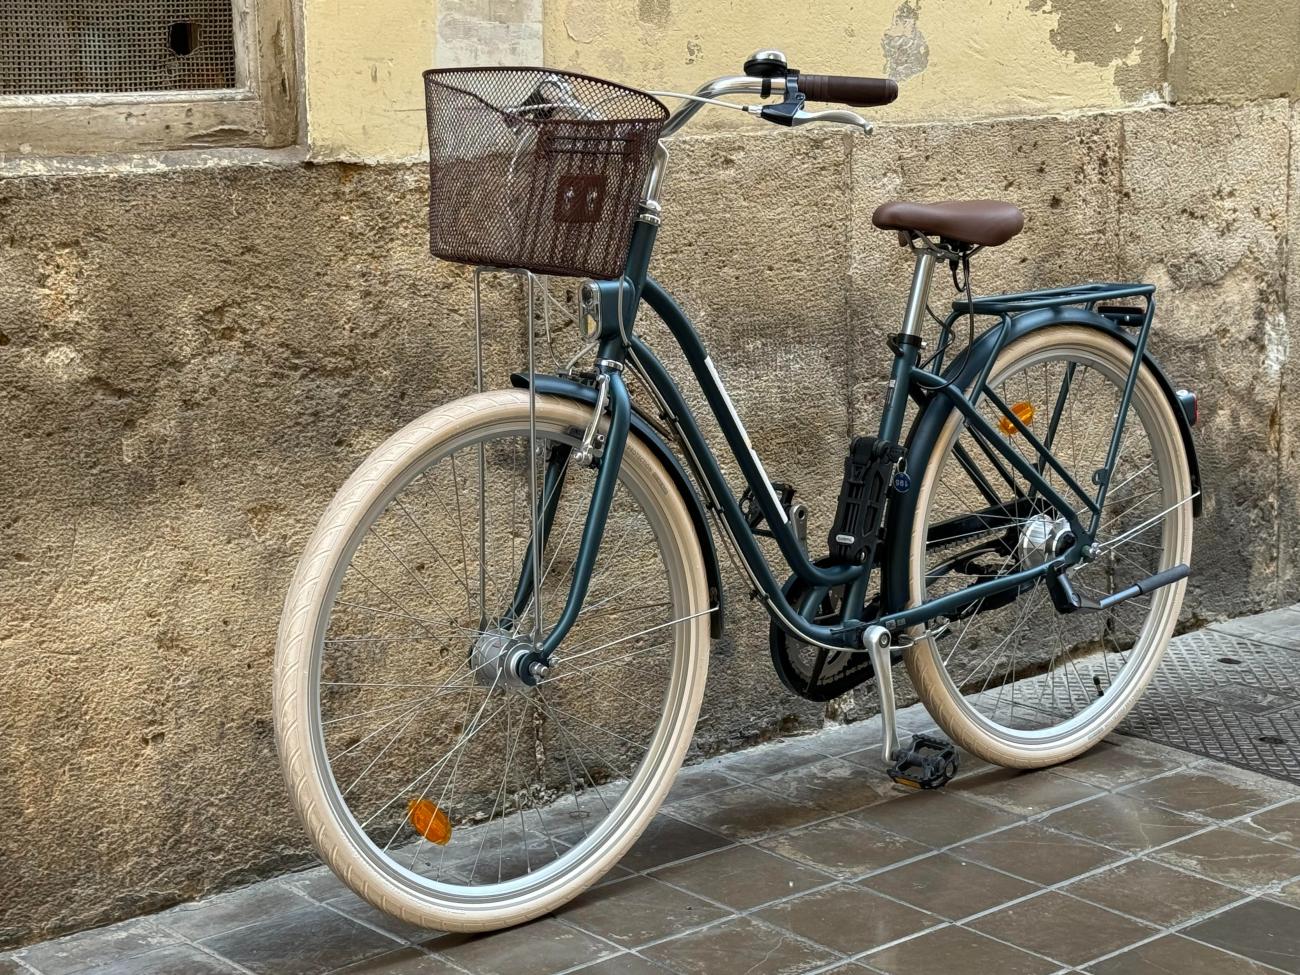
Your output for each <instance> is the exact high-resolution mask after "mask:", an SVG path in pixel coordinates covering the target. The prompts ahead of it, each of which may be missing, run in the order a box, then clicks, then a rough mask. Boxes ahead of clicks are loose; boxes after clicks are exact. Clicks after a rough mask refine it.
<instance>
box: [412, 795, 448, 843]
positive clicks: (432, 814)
mask: <svg viewBox="0 0 1300 975" xmlns="http://www.w3.org/2000/svg"><path fill="white" fill-rule="evenodd" d="M406 818H407V820H408V821H409V822H410V824H411V826H412V828H413V829H414V830H415V831H416V832H417V833H419V834H420V835H421V836H423V837H424V838H425V839H426V840H428V841H429V842H430V843H437V844H438V845H439V846H445V845H446V844H447V841H448V840H450V839H451V820H450V819H448V818H447V814H446V813H445V812H443V811H442V810H441V809H439V808H438V807H437V805H436V804H434V803H432V802H430V801H429V800H428V799H425V798H423V797H421V798H418V799H412V800H410V801H409V802H407V804H406Z"/></svg>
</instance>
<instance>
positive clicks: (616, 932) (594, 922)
mask: <svg viewBox="0 0 1300 975" xmlns="http://www.w3.org/2000/svg"><path fill="white" fill-rule="evenodd" d="M556 913H557V915H558V916H559V917H562V918H563V919H564V920H565V921H566V922H568V923H569V924H575V925H577V926H578V927H580V928H582V929H583V930H585V931H590V932H591V933H592V934H594V935H596V936H598V937H601V938H604V939H606V940H607V941H613V942H614V943H616V944H619V945H622V946H623V947H624V948H635V947H637V946H638V945H643V944H645V943H646V942H649V941H658V940H659V939H660V938H666V937H668V936H669V935H671V934H675V933H676V932H678V931H681V930H684V929H686V928H695V927H699V926H700V925H702V924H708V923H710V922H712V921H720V920H721V919H722V918H724V917H727V916H728V915H729V914H730V913H731V912H730V911H725V910H723V909H722V908H719V907H715V906H714V905H713V904H710V903H708V902H707V901H703V900H700V899H699V898H698V897H695V896H693V895H691V894H688V893H685V892H684V891H681V890H677V889H675V888H673V887H669V886H668V885H667V884H662V883H660V882H659V881H657V880H652V879H650V878H649V877H632V878H630V879H628V880H622V881H619V882H618V883H616V884H605V885H603V886H600V887H595V888H592V889H591V890H589V891H587V892H586V893H584V894H581V895H579V896H578V897H577V898H576V899H574V900H573V901H571V902H569V904H568V905H566V906H565V907H562V908H560V909H559V910H558V911H557V912H556Z"/></svg>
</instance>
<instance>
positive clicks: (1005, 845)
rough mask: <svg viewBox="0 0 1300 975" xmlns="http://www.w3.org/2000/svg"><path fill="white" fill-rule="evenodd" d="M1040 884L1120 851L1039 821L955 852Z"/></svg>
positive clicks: (1116, 856) (1106, 860)
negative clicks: (1058, 830)
mask: <svg viewBox="0 0 1300 975" xmlns="http://www.w3.org/2000/svg"><path fill="white" fill-rule="evenodd" d="M952 852H953V853H954V854H955V855H956V856H960V857H965V858H967V859H971V860H975V861H976V862H978V863H983V864H985V865H986V866H990V867H996V868H997V869H998V870H1004V871H1006V872H1007V873H1011V874H1015V875H1016V876H1017V877H1023V878H1024V879H1025V880H1032V881H1033V882H1034V883H1037V884H1058V883H1060V882H1061V881H1063V880H1069V879H1070V878H1071V877H1077V876H1079V874H1082V873H1087V872H1088V871H1090V870H1095V869H1097V868H1098V867H1100V866H1103V865H1105V864H1107V863H1112V862H1114V861H1115V860H1118V859H1120V857H1121V854H1119V853H1116V852H1115V851H1114V850H1108V849H1106V848H1105V847H1103V846H1098V845H1097V844H1096V843H1089V842H1088V841H1087V840H1081V839H1079V838H1078V837H1075V836H1067V835H1066V834H1065V833H1058V832H1056V830H1052V829H1047V828H1046V827H1044V826H1040V825H1038V824H1037V823H1021V824H1020V825H1019V826H1013V827H1011V828H1010V829H1006V830H1003V831H1002V832H1000V833H994V834H993V835H992V836H985V837H984V838H983V839H977V840H972V841H971V842H969V843H963V844H962V845H961V846H959V847H957V849H956V850H953V851H952Z"/></svg>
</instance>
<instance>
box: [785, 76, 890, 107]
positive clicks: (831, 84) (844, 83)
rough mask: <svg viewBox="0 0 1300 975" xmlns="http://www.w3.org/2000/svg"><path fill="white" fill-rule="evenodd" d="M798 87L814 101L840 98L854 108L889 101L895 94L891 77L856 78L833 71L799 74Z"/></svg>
mask: <svg viewBox="0 0 1300 975" xmlns="http://www.w3.org/2000/svg"><path fill="white" fill-rule="evenodd" d="M798 84H799V90H800V91H801V92H803V93H804V94H805V95H807V96H808V97H809V98H811V99H812V100H813V101H815V102H839V103H840V104H841V105H850V106H852V107H853V108H871V107H873V106H875V105H888V104H889V103H890V102H892V101H893V100H894V99H895V98H897V97H898V82H897V81H895V80H894V79H893V78H856V77H849V76H845V75H834V74H801V75H799V78H798Z"/></svg>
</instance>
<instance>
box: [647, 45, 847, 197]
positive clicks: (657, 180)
mask: <svg viewBox="0 0 1300 975" xmlns="http://www.w3.org/2000/svg"><path fill="white" fill-rule="evenodd" d="M756 56H757V55H756ZM782 60H784V58H782ZM783 85H784V81H783V79H780V78H753V77H750V76H749V75H733V76H731V77H723V78H714V79H713V80H712V81H709V82H706V83H705V84H703V85H700V87H699V88H697V89H696V90H695V94H694V96H693V97H690V98H687V99H686V101H685V102H683V104H682V105H680V106H679V107H678V108H677V109H676V110H674V111H673V112H672V114H670V115H669V116H668V121H667V122H666V123H665V124H664V128H663V135H662V137H661V139H660V142H659V145H658V147H657V148H656V150H655V155H654V162H653V163H652V164H651V167H650V173H649V175H648V176H647V177H646V183H645V192H644V194H643V200H642V204H643V206H645V208H646V209H647V211H648V212H649V213H650V214H652V215H654V216H655V217H656V218H657V216H658V213H659V209H660V207H659V187H660V184H661V182H662V181H663V175H664V167H665V166H666V165H667V164H668V147H667V146H666V145H665V144H664V142H663V140H664V139H667V138H668V137H670V136H672V135H673V134H674V133H676V132H677V131H678V130H680V129H681V128H682V126H684V125H685V124H686V123H687V122H689V121H690V120H691V119H692V118H694V117H695V113H696V112H698V111H699V110H700V109H701V108H703V107H704V106H705V105H707V104H709V100H711V99H717V98H720V97H721V96H723V95H758V96H763V95H764V94H768V95H770V94H773V93H774V91H775V92H776V93H780V92H781V91H782V90H783ZM765 87H766V89H767V91H766V93H765V92H764V88H765ZM696 99H698V100H696ZM733 107H735V108H739V109H741V110H743V111H746V112H748V113H749V114H751V115H758V114H759V112H761V111H762V108H761V106H758V105H735V106H733ZM809 122H836V123H839V124H841V125H852V126H854V127H855V128H859V129H861V130H862V131H863V132H864V133H866V134H870V132H871V131H872V124H871V123H870V122H868V121H867V120H866V119H864V118H863V117H862V116H861V115H859V114H858V113H857V112H850V111H849V110H848V109H843V108H833V109H829V110H827V111H824V112H805V111H802V110H800V111H798V112H796V113H795V114H794V116H793V117H792V118H791V121H790V124H791V125H805V124H807V123H809Z"/></svg>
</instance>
